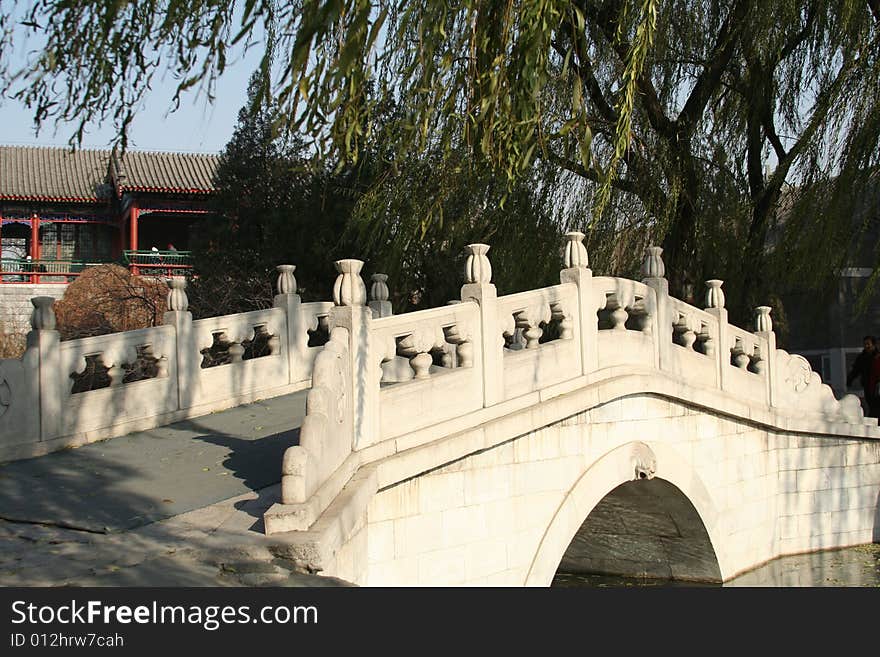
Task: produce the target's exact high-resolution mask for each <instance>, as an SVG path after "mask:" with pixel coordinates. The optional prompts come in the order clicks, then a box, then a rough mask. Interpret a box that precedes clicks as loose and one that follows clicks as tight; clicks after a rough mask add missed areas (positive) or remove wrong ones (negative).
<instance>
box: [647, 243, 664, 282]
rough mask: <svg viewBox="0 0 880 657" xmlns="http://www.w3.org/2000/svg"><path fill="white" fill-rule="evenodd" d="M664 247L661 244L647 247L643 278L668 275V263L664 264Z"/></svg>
mask: <svg viewBox="0 0 880 657" xmlns="http://www.w3.org/2000/svg"><path fill="white" fill-rule="evenodd" d="M662 255H663V249H662V248H661V247H659V246H649V247H648V248H647V249H645V258H644V260H642V277H643V278H663V277H665V276H666V265H665V264H663V258H662Z"/></svg>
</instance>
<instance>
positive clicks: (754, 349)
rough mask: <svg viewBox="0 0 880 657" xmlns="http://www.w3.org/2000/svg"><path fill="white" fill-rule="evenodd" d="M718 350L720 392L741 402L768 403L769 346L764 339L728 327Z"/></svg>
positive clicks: (729, 325) (737, 328)
mask: <svg viewBox="0 0 880 657" xmlns="http://www.w3.org/2000/svg"><path fill="white" fill-rule="evenodd" d="M725 335H726V344H725V345H723V346H722V348H721V350H720V355H719V357H720V359H721V367H722V368H723V369H724V370H725V373H724V376H723V377H722V379H723V381H724V389H725V390H726V391H727V392H730V393H733V394H735V395H737V396H739V397H740V398H742V399H746V400H750V401H755V402H761V403H765V404H766V403H769V381H768V372H769V366H768V361H767V359H768V358H769V348H770V347H769V344H768V341H767V339H766V338H765V337H762V336H760V335H755V334H754V333H750V332H749V331H746V330H744V329H741V328H739V327H736V326H733V325H732V324H728V325H727V327H726V331H725Z"/></svg>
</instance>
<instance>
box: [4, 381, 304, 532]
mask: <svg viewBox="0 0 880 657" xmlns="http://www.w3.org/2000/svg"><path fill="white" fill-rule="evenodd" d="M306 394H307V391H305V390H303V391H300V392H296V393H293V394H290V395H284V396H282V397H276V398H273V399H269V400H265V401H260V402H255V403H252V404H246V405H243V406H238V407H236V408H232V409H229V410H226V411H222V412H218V413H213V414H211V415H206V416H203V417H199V418H194V419H190V420H184V421H182V422H176V423H174V424H170V425H167V426H164V427H159V428H156V429H151V430H149V431H140V432H136V433H132V434H128V435H126V436H121V437H119V438H113V439H111V440H107V441H104V442H99V443H92V444H90V445H85V446H83V447H79V448H77V449H70V450H66V451H62V452H55V453H53V454H48V455H46V456H41V457H39V458H34V459H27V460H22V461H14V462H11V463H7V464H4V465H0V518H2V519H4V520H8V521H15V522H21V523H42V524H45V525H49V526H56V527H66V528H73V529H77V530H82V531H90V532H99V533H111V532H118V531H123V530H128V529H132V528H134V527H139V526H142V525H146V524H148V523H151V522H155V521H157V520H162V519H164V518H170V517H172V516H176V515H179V514H182V513H185V512H187V511H191V510H193V509H199V508H202V507H205V506H208V505H210V504H213V503H215V502H218V501H221V500H225V499H228V498H230V497H234V496H236V495H240V494H242V493H246V492H248V491H253V490H258V489H260V488H265V487H266V486H270V485H272V484H275V483H277V482H278V481H280V480H281V459H282V456H283V454H284V450H286V449H287V448H288V447H290V446H291V445H296V444H298V441H299V426H300V424H301V423H302V418H303V417H304V415H305V397H306Z"/></svg>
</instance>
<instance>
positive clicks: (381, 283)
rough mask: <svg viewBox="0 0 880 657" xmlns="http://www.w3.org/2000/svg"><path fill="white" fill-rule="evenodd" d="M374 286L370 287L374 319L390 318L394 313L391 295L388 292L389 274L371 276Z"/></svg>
mask: <svg viewBox="0 0 880 657" xmlns="http://www.w3.org/2000/svg"><path fill="white" fill-rule="evenodd" d="M370 280H371V281H372V283H373V284H372V285H371V286H370V304H369V305H370V308H371V309H372V311H373V317H374V318H378V317H390V316H391V315H392V314H393V313H392V310H391V301H389V300H388V297H389V296H390V293H389V292H388V274H373V275H372V276H370Z"/></svg>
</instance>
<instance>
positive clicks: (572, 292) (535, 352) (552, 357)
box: [498, 283, 583, 399]
mask: <svg viewBox="0 0 880 657" xmlns="http://www.w3.org/2000/svg"><path fill="white" fill-rule="evenodd" d="M578 304H579V294H578V288H577V285H576V284H574V283H562V284H560V285H553V286H551V287H545V288H541V289H539V290H531V291H528V292H519V293H517V294H509V295H506V296H502V297H498V321H499V326H500V327H501V332H502V335H503V337H504V338H505V343H506V347H505V349H504V360H503V364H504V374H503V399H513V398H514V397H519V396H520V395H524V394H528V393H530V392H534V391H535V390H540V389H541V388H545V387H547V386H549V385H553V384H555V383H560V382H562V381H567V380H569V379H573V378H575V377H577V376H579V375H580V374H581V372H582V358H583V354H582V352H581V348H580V326H579V325H578V324H579V323H578V322H577V321H576V320H577V318H578V316H579V308H578Z"/></svg>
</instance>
